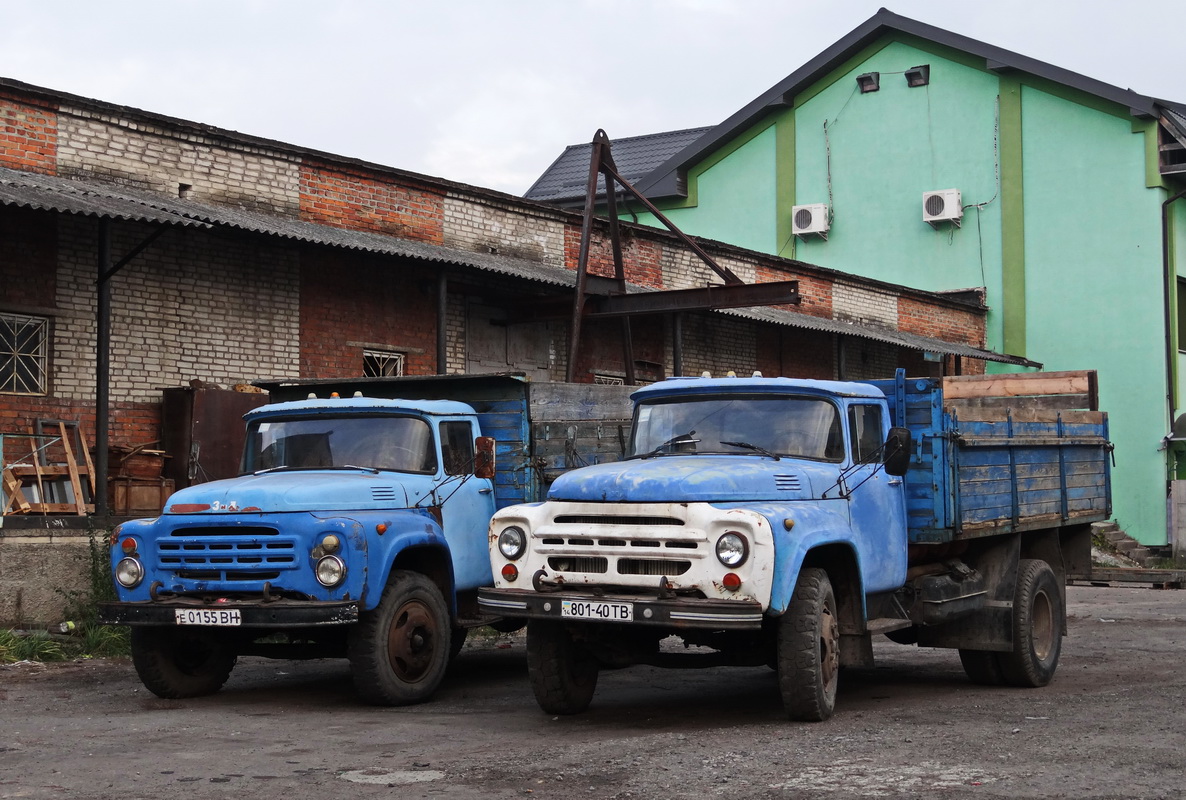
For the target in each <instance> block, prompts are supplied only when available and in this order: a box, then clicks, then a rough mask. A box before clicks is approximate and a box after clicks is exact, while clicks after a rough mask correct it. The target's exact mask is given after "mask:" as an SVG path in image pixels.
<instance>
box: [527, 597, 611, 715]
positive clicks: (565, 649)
mask: <svg viewBox="0 0 1186 800" xmlns="http://www.w3.org/2000/svg"><path fill="white" fill-rule="evenodd" d="M599 667H600V665H599V664H598V663H597V659H596V658H594V657H593V656H592V655H591V654H590V653H589V652H588V651H586V650H585V648H583V647H581V646H580V645H579V644H577V643H576V642H574V641H573V639H572V634H571V633H569V631H568V628H566V627H565V626H564V624H563V623H560V622H553V621H551V620H538V619H533V620H531V621H530V622H528V623H527V676H528V678H530V680H531V690H532V691H533V692H535V700H536V702H537V703H539V707H540V708H542V709H543V710H544V711H545V712H546V713H548V714H579V713H581V712H582V711H584V710H585V709H587V708H588V707H589V703H591V702H592V701H593V692H594V690H596V689H597V673H598V669H599Z"/></svg>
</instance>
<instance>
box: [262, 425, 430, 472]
mask: <svg viewBox="0 0 1186 800" xmlns="http://www.w3.org/2000/svg"><path fill="white" fill-rule="evenodd" d="M347 466H350V467H368V468H372V469H385V470H396V471H398V472H419V473H432V472H435V471H436V466H437V458H436V448H435V447H434V446H433V436H432V428H431V427H430V426H429V425H428V423H427V422H425V421H424V420H422V419H417V418H416V417H394V416H391V417H387V416H369V417H306V418H302V419H280V420H277V419H269V420H256V421H254V422H252V423H250V425H249V426H248V428H247V446H246V449H245V450H244V454H243V472H244V473H245V474H246V473H250V472H259V471H260V470H268V469H280V468H288V469H320V468H327V467H347Z"/></svg>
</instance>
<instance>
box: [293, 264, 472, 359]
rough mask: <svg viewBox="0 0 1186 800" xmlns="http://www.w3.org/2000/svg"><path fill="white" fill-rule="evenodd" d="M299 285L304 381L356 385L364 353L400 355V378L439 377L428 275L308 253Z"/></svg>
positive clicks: (412, 268) (432, 283) (417, 268)
mask: <svg viewBox="0 0 1186 800" xmlns="http://www.w3.org/2000/svg"><path fill="white" fill-rule="evenodd" d="M301 285H302V291H301V309H300V331H301V335H300V339H301V352H300V370H299V374H300V375H301V376H303V377H308V378H354V377H359V376H361V375H362V372H363V367H362V351H363V349H364V348H368V347H369V348H378V349H383V350H392V351H399V352H402V353H404V354H405V356H406V360H405V362H404V372H405V374H408V375H431V374H434V373H435V372H436V290H437V283H436V280H435V277H434V276H433V274H432V271H431V270H429V269H426V268H425V267H423V266H421V265H419V264H417V263H415V262H409V261H394V262H393V260H392V259H384V258H377V257H373V256H372V257H368V256H362V255H358V254H354V253H342V252H337V251H330V250H325V249H322V248H308V249H306V250H304V251H303V252H302V254H301ZM463 320H464V318H463Z"/></svg>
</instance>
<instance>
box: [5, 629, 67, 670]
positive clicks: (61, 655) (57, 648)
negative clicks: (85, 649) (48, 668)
mask: <svg viewBox="0 0 1186 800" xmlns="http://www.w3.org/2000/svg"><path fill="white" fill-rule="evenodd" d="M68 658H70V656H69V655H68V654H67V652H66V648H65V647H63V646H62V643H61V642H59V641H58V640H56V639H54V638H52V637H51V636H50V635H49V634H48V633H42V632H36V633H24V632H17V631H6V630H0V664H13V663H15V662H17V661H65V660H66V659H68Z"/></svg>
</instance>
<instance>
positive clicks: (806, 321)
mask: <svg viewBox="0 0 1186 800" xmlns="http://www.w3.org/2000/svg"><path fill="white" fill-rule="evenodd" d="M718 313H721V314H728V315H730V316H735V317H742V318H744V319H749V320H754V321H756V322H769V323H771V324H774V325H785V326H787V327H791V328H802V329H804V330H811V331H820V332H823V333H833V334H838V335H841V336H856V337H857V338H860V339H871V340H873V341H875V342H884V343H886V344H896V345H899V346H901V347H908V348H910V349H912V350H921V351H923V352H930V353H942V354H944V355H953V356H964V357H966V358H980V359H984V360H985V361H996V362H999V363H1001V364H1017V365H1019V366H1025V367H1038V368H1041V366H1042V365H1041V364H1040V363H1038V362H1037V361H1030V360H1029V359H1026V358H1021V357H1019V356H1010V355H1002V354H1001V353H994V352H993V351H991V350H982V349H980V348H978V347H973V346H972V345H968V344H961V343H959V342H948V341H946V340H944V339H935V338H933V337H931V336H921V335H919V334H917V333H907V332H906V331H900V330H896V329H894V328H887V327H885V326H883V325H876V324H873V323H868V322H865V323H856V322H846V321H845V320H840V319H829V318H826V317H813V316H811V315H810V314H801V313H799V312H797V311H784V310H783V309H779V308H730V309H721V310H720V311H719V312H718Z"/></svg>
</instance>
